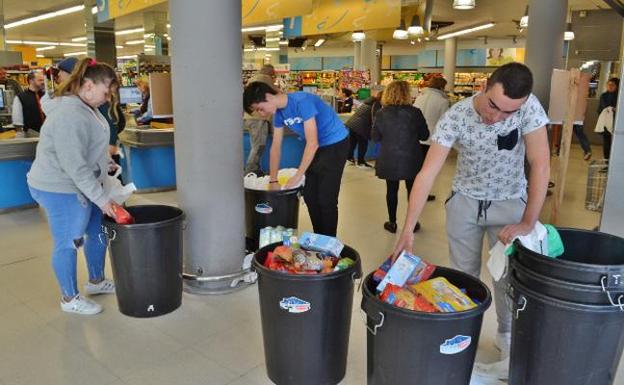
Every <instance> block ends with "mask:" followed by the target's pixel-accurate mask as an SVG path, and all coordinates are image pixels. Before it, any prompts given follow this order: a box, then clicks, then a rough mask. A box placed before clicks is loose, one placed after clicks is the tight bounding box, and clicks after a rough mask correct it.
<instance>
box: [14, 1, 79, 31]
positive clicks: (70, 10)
mask: <svg viewBox="0 0 624 385" xmlns="http://www.w3.org/2000/svg"><path fill="white" fill-rule="evenodd" d="M84 7H85V6H84V5H76V6H74V7H69V8H65V9H61V10H58V11H54V12H48V13H43V14H41V15H39V16H33V17H28V18H26V19H22V20H18V21H14V22H13V23H9V24H5V25H4V28H5V29H11V28H15V27H19V26H22V25H26V24H32V23H36V22H38V21H42V20H47V19H52V18H55V17H57V16H63V15H68V14H70V13H75V12H80V11H82V10H83V9H84Z"/></svg>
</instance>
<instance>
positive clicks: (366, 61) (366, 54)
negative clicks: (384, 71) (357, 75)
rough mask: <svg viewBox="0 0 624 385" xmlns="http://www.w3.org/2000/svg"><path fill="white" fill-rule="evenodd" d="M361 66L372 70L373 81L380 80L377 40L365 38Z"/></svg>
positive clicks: (374, 82)
mask: <svg viewBox="0 0 624 385" xmlns="http://www.w3.org/2000/svg"><path fill="white" fill-rule="evenodd" d="M361 44H362V48H361V62H360V64H361V66H362V69H363V70H370V74H371V83H373V84H376V83H378V82H379V78H380V77H381V73H380V70H379V62H378V61H377V40H372V39H365V40H364V41H362V42H361Z"/></svg>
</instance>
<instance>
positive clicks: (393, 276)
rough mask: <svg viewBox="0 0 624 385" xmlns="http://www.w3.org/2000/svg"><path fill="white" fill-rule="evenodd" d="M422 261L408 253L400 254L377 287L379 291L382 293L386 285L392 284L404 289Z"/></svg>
mask: <svg viewBox="0 0 624 385" xmlns="http://www.w3.org/2000/svg"><path fill="white" fill-rule="evenodd" d="M420 262H421V259H420V258H418V257H417V256H415V255H412V254H410V253H408V252H406V251H403V252H402V253H401V254H399V257H398V258H397V259H396V261H395V262H394V264H393V265H392V267H391V268H390V270H388V273H387V274H386V276H385V277H384V278H383V279H382V280H381V282H380V283H379V285H378V286H377V291H378V292H382V291H383V290H384V289H385V287H386V285H387V284H389V283H391V284H393V285H395V286H399V287H403V285H405V283H406V282H407V280H408V279H409V277H411V276H412V274H413V273H414V270H416V268H417V267H418V265H419V264H420Z"/></svg>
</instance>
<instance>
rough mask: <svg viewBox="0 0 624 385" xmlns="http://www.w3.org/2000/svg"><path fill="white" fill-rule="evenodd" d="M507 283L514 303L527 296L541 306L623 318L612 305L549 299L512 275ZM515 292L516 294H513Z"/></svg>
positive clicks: (623, 313)
mask: <svg viewBox="0 0 624 385" xmlns="http://www.w3.org/2000/svg"><path fill="white" fill-rule="evenodd" d="M509 283H510V284H511V288H512V290H513V292H514V293H512V297H513V300H514V301H516V298H517V295H522V296H527V297H529V298H530V299H535V300H536V301H538V302H540V303H541V304H543V305H552V306H555V307H557V308H559V309H565V310H575V311H582V312H588V311H591V312H592V313H621V314H622V316H623V317H624V311H622V310H620V308H619V306H613V305H609V304H607V305H595V304H585V303H575V302H570V301H564V300H561V299H558V298H553V297H549V296H547V295H544V294H540V293H538V292H536V291H533V290H531V289H529V288H528V287H527V286H526V285H524V284H523V283H522V282H520V281H519V280H518V278H516V277H515V275H514V274H513V273H512V274H510V276H509ZM515 292H517V293H518V294H515Z"/></svg>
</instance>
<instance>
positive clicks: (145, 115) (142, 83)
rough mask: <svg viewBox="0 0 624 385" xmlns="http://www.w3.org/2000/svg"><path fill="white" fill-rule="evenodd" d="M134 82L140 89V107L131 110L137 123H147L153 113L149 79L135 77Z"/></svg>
mask: <svg viewBox="0 0 624 385" xmlns="http://www.w3.org/2000/svg"><path fill="white" fill-rule="evenodd" d="M135 84H136V86H137V87H138V88H139V91H141V95H143V101H142V102H141V107H139V109H138V110H135V111H133V113H134V116H135V118H136V122H137V124H139V125H143V124H149V123H150V122H151V121H152V116H153V115H154V114H153V112H152V103H150V87H149V80H148V79H147V77H142V78H140V79H137V80H136V81H135Z"/></svg>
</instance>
